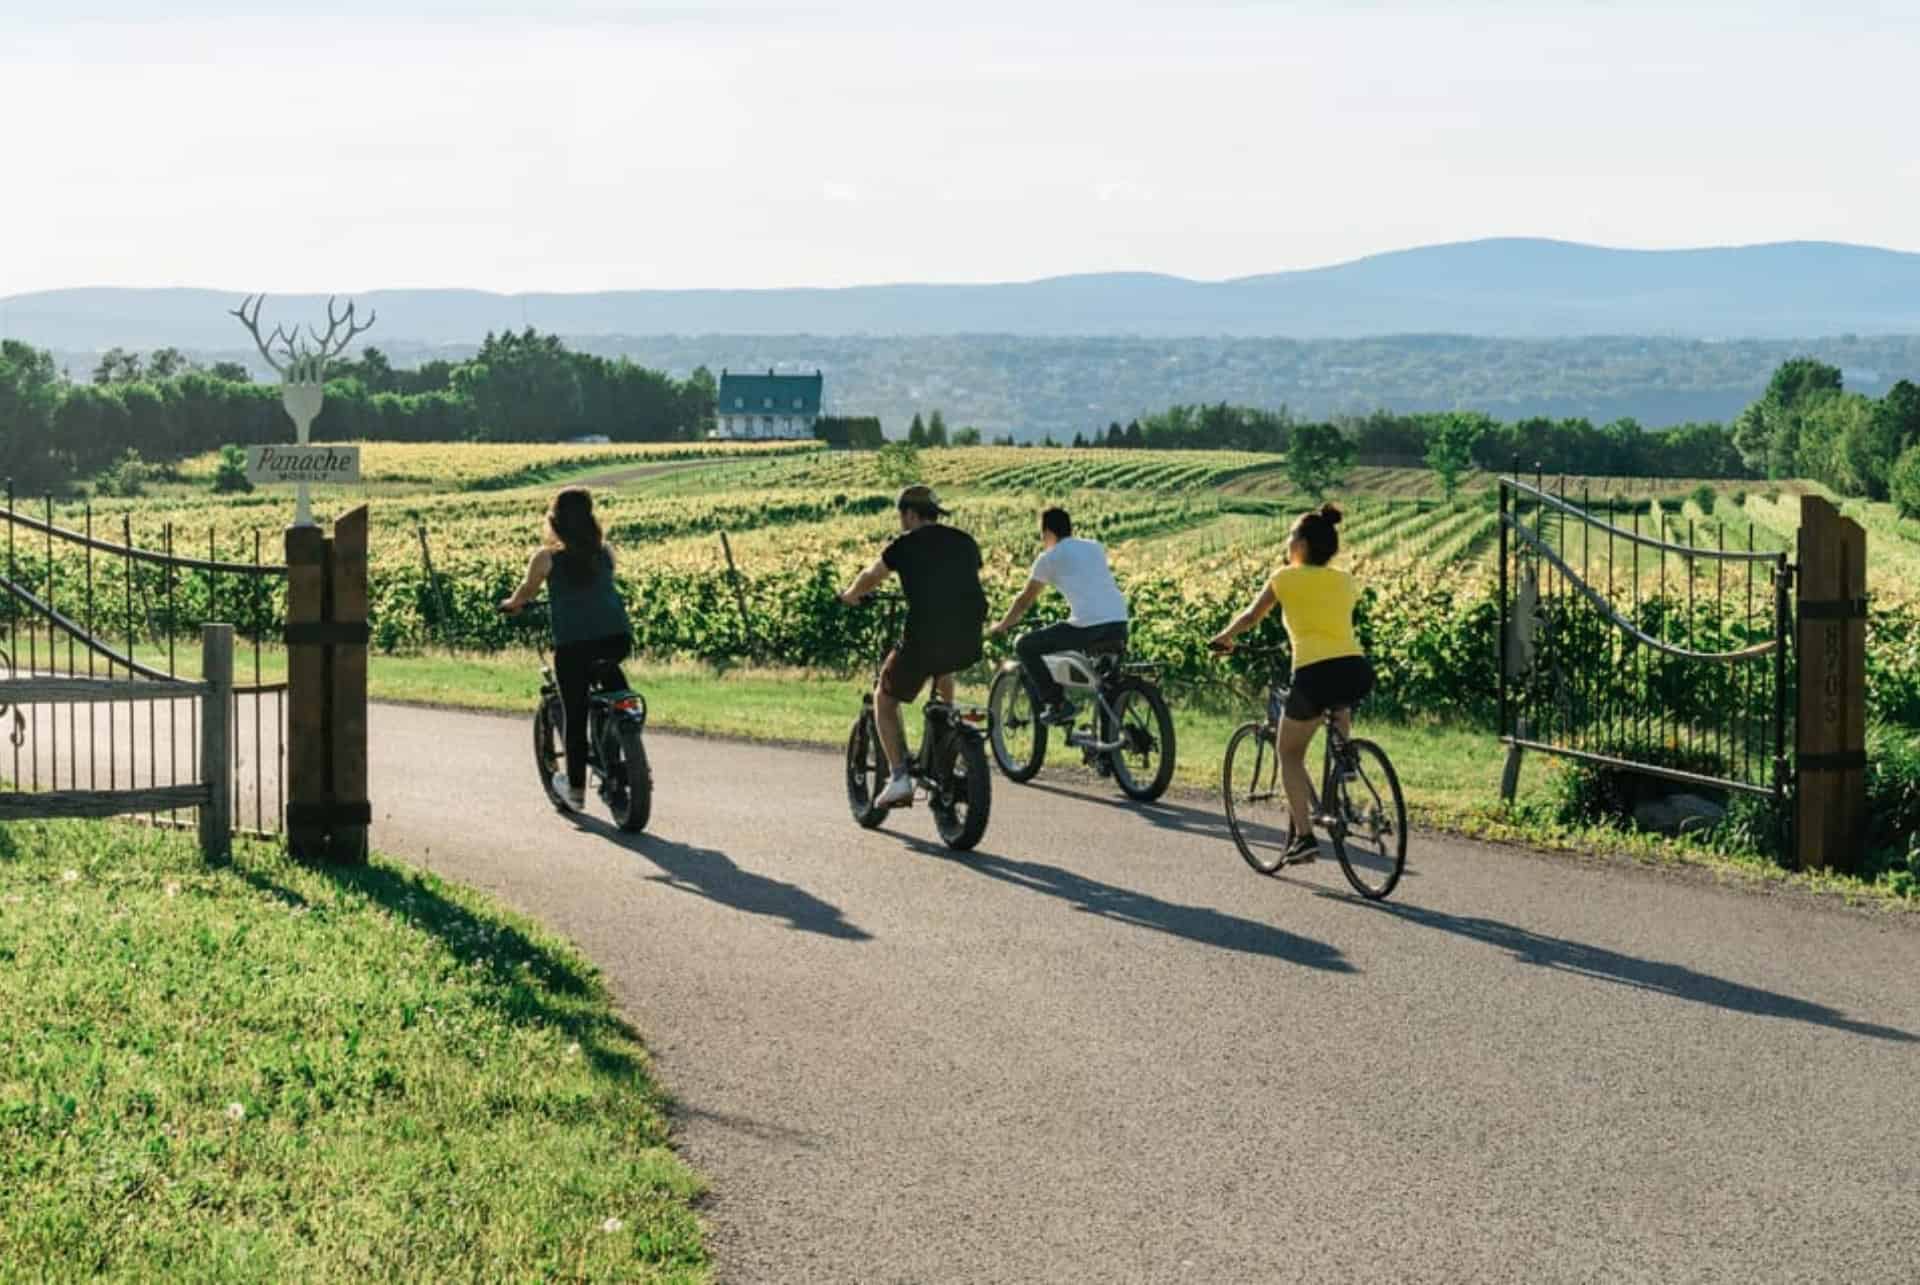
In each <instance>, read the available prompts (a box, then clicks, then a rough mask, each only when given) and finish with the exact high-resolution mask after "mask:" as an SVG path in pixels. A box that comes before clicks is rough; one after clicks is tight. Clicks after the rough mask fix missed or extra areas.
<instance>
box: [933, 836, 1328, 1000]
mask: <svg viewBox="0 0 1920 1285" xmlns="http://www.w3.org/2000/svg"><path fill="white" fill-rule="evenodd" d="M900 837H901V839H902V840H903V841H904V842H905V843H906V844H907V845H908V846H909V847H911V848H913V849H914V850H915V851H917V852H923V853H926V854H927V855H928V856H933V857H940V858H944V859H945V860H948V861H952V862H953V863H954V864H955V865H958V866H960V867H961V868H963V869H967V870H975V871H978V872H979V873H981V874H983V875H986V876H987V877H988V878H990V879H998V880H1000V881H1001V882H1003V883H1010V884H1013V885H1014V886H1015V887H1018V888H1025V889H1027V890H1029V891H1031V892H1038V893H1044V894H1046V895H1047V896H1049V897H1058V898H1060V900H1062V901H1065V902H1067V903H1069V904H1070V905H1072V906H1073V907H1075V908H1076V909H1078V910H1081V911H1084V912H1086V913H1087V914H1090V915H1098V916H1100V917H1101V918H1102V919H1111V920H1113V921H1115V922H1116V923H1123V924H1132V925H1133V926H1135V927H1137V928H1148V929H1151V930H1153V931H1154V932H1162V933H1167V934H1168V935H1170V936H1174V937H1184V938H1186V939H1187V940H1188V941H1192V942H1198V943H1199V944H1201V945H1202V946H1216V947H1218V948H1219V949H1221V950H1235V951H1240V952H1241V953H1243V954H1248V955H1265V956H1267V957H1269V958H1271V959H1283V960H1285V961H1287V962H1288V963H1290V964H1299V965H1301V966H1302V967H1305V968H1319V969H1324V970H1325V971H1327V972H1330V973H1357V972H1359V971H1360V970H1359V969H1357V968H1355V967H1354V966H1353V965H1352V964H1350V963H1348V962H1347V960H1346V958H1345V956H1343V955H1342V954H1341V953H1340V951H1339V950H1338V949H1337V948H1336V947H1333V946H1329V945H1327V944H1326V943H1325V942H1319V941H1314V940H1313V939H1311V938H1308V937H1301V936H1298V935H1296V934H1294V933H1290V932H1287V931H1286V930H1284V929H1281V928H1275V927H1274V926H1273V925H1272V924H1263V923H1261V922H1260V921H1259V920H1257V919H1242V918H1240V917H1239V916H1238V915H1229V914H1225V913H1223V912H1221V911H1218V910H1214V909H1212V908H1211V907H1208V906H1182V905H1179V904H1178V903H1176V902H1171V901H1162V900H1160V898H1158V897H1152V896H1148V895H1147V894H1146V893H1144V892H1135V891H1134V890H1133V889H1131V888H1121V887H1118V886H1116V885H1114V884H1110V883H1102V882H1101V881H1100V880H1098V879H1089V878H1088V877H1087V876H1085V875H1080V874H1075V873H1074V872H1073V871H1071V870H1062V869H1061V868H1060V867H1059V866H1050V865H1047V864H1045V863H1044V862H1039V861H1015V860H1013V859H1012V858H1011V857H1002V856H999V855H997V854H995V853H991V852H978V851H975V852H955V851H953V850H952V849H950V848H947V847H945V846H944V845H941V844H937V843H931V842H929V841H927V840H925V839H919V838H915V837H914V836H912V835H902V836H900Z"/></svg>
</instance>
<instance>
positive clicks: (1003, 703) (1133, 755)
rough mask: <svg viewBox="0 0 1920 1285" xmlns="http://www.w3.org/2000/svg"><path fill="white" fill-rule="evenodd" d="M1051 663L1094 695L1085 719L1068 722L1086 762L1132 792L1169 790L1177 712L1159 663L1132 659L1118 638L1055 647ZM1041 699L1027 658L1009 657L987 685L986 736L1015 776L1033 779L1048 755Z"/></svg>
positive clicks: (1073, 691) (1063, 682) (1070, 739)
mask: <svg viewBox="0 0 1920 1285" xmlns="http://www.w3.org/2000/svg"><path fill="white" fill-rule="evenodd" d="M1046 665H1047V668H1048V670H1050V671H1051V672H1052V674H1053V678H1054V681H1055V682H1057V683H1059V684H1060V686H1061V687H1062V688H1063V689H1064V690H1065V691H1066V693H1067V695H1068V697H1069V698H1075V697H1078V698H1081V699H1087V698H1091V699H1090V700H1088V704H1089V706H1090V708H1089V710H1088V718H1087V721H1086V723H1085V724H1084V725H1082V726H1077V727H1072V728H1069V729H1068V730H1067V744H1068V745H1069V746H1071V747H1072V748H1074V749H1077V750H1079V751H1080V753H1081V756H1082V757H1083V759H1084V760H1085V762H1086V764H1087V766H1088V767H1091V768H1092V769H1093V770H1094V772H1095V773H1096V774H1097V775H1099V776H1103V777H1105V776H1111V777H1112V778H1113V779H1114V781H1115V783H1117V784H1118V785H1119V786H1120V789H1121V790H1122V792H1124V793H1125V794H1126V796H1127V797H1128V798H1130V799H1137V800H1139V801H1140V802H1143V803H1147V802H1151V801H1153V800H1154V799H1157V798H1159V797H1160V796H1161V795H1162V794H1165V793H1166V792H1167V786H1169V785H1170V784H1172V783H1173V763H1174V738H1173V714H1172V712H1171V711H1169V710H1168V709H1167V701H1166V697H1164V696H1162V695H1161V694H1160V682H1159V679H1160V669H1159V666H1157V665H1153V664H1148V663H1143V662H1130V661H1128V660H1127V645H1126V643H1124V642H1119V641H1115V642H1104V643H1095V644H1093V645H1092V646H1089V647H1084V648H1081V649H1080V650H1077V651H1061V652H1049V653H1048V654H1047V656H1046ZM1039 705H1040V702H1039V701H1038V700H1037V699H1036V698H1035V696H1034V691H1033V683H1032V681H1031V680H1030V679H1029V678H1028V677H1027V673H1026V670H1025V669H1023V668H1022V667H1021V665H1020V662H1019V661H1017V660H1010V661H1008V662H1007V663H1006V664H1004V665H1002V666H1001V667H1000V672H999V673H998V674H997V675H995V677H994V680H993V687H992V688H991V690H989V692H988V693H987V739H988V742H989V743H990V744H991V745H992V746H993V757H994V761H995V762H996V763H998V764H999V765H1000V770H1001V771H1002V772H1004V773H1006V775H1007V779H1008V780H1009V781H1013V782H1016V783H1024V782H1027V781H1031V780H1032V779H1033V778H1034V776H1035V775H1036V774H1037V773H1038V772H1039V771H1040V767H1041V764H1043V763H1045V762H1046V759H1047V733H1048V731H1049V728H1048V726H1047V724H1046V723H1045V722H1043V721H1042V720H1041V719H1040V717H1039Z"/></svg>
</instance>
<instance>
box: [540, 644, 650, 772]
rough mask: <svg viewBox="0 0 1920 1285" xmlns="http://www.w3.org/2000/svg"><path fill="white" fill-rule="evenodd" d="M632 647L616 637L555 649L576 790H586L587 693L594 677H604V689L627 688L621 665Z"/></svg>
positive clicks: (569, 764)
mask: <svg viewBox="0 0 1920 1285" xmlns="http://www.w3.org/2000/svg"><path fill="white" fill-rule="evenodd" d="M632 647H633V640H632V639H630V638H628V637H627V636H626V635H625V634H615V635H614V636H613V637H611V638H594V639H591V640H589V641H587V642H576V643H562V644H560V645H559V646H557V647H555V648H554V649H553V677H554V680H555V681H556V682H558V683H559V684H560V707H561V708H562V709H563V710H564V711H565V713H566V739H567V784H568V786H570V787H571V788H573V789H576V790H584V789H586V788H587V693H588V692H589V691H590V690H592V687H593V679H594V674H595V673H596V672H598V673H600V674H601V675H602V682H601V688H602V689H603V690H608V691H617V690H620V689H622V688H624V687H626V685H627V679H626V676H625V675H624V674H622V673H621V672H620V662H621V661H623V660H625V659H626V658H627V653H628V652H629V651H630V650H632ZM609 671H610V672H609Z"/></svg>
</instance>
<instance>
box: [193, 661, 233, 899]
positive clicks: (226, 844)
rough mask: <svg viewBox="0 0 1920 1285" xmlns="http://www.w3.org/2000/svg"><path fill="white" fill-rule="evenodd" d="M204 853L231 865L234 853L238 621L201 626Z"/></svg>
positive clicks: (210, 857)
mask: <svg viewBox="0 0 1920 1285" xmlns="http://www.w3.org/2000/svg"><path fill="white" fill-rule="evenodd" d="M200 680H201V681H202V682H204V683H205V684H206V685H207V689H206V691H205V692H204V693H203V694H202V695H201V697H200V779H201V780H202V781H204V782H206V785H207V802H206V804H205V805H204V806H203V807H201V809H200V855H201V856H202V857H203V858H205V859H206V860H207V861H210V862H213V863H216V864H225V863H226V862H227V861H228V860H230V859H231V858H232V857H233V736H232V733H233V626H232V625H202V626H201V627H200Z"/></svg>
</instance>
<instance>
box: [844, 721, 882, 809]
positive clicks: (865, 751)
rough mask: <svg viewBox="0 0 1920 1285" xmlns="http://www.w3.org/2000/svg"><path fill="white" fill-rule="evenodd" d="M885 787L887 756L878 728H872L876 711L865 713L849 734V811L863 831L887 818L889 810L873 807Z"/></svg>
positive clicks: (855, 722)
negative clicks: (881, 745)
mask: <svg viewBox="0 0 1920 1285" xmlns="http://www.w3.org/2000/svg"><path fill="white" fill-rule="evenodd" d="M886 788H887V756H886V754H885V753H884V752H882V750H881V748H880V733H879V729H878V728H876V727H875V726H874V725H873V711H872V710H862V711H861V712H860V717H859V718H856V719H854V720H853V730H852V731H851V732H850V733H848V734H847V809H848V810H849V811H850V812H852V813H853V819H854V820H855V821H857V822H859V823H860V825H861V827H862V828H863V829H867V830H871V829H873V828H874V827H875V826H877V825H879V824H880V823H881V822H882V821H884V820H886V819H887V810H886V809H885V808H877V807H875V806H874V805H873V801H874V800H875V799H877V798H879V797H880V791H882V790H884V789H886Z"/></svg>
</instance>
